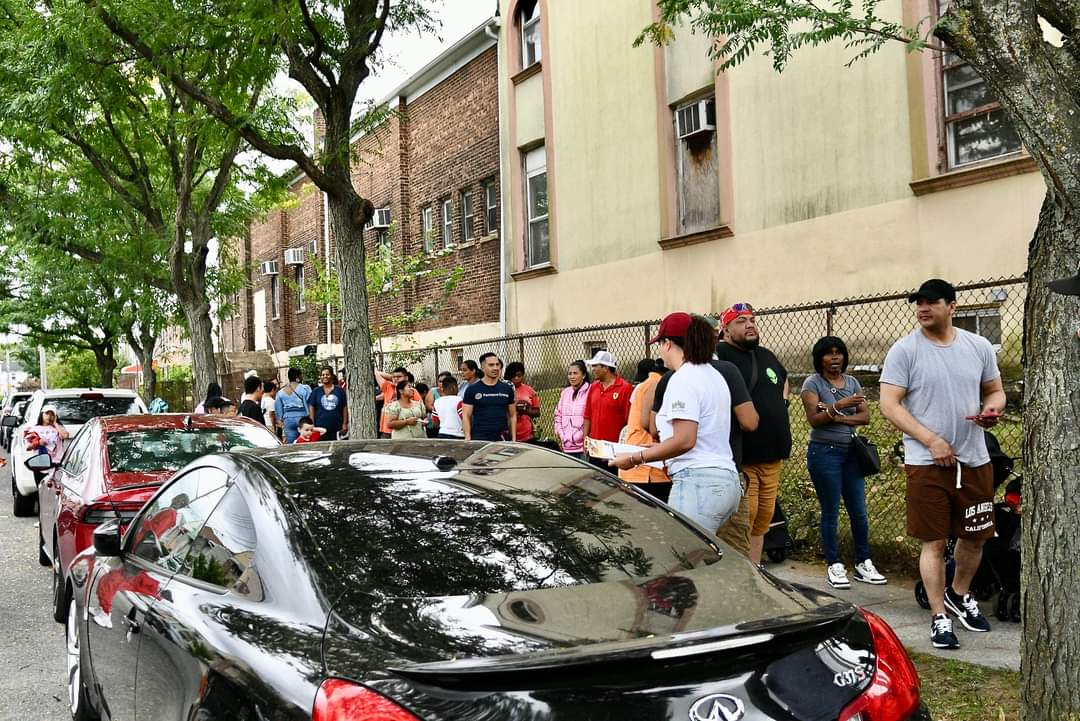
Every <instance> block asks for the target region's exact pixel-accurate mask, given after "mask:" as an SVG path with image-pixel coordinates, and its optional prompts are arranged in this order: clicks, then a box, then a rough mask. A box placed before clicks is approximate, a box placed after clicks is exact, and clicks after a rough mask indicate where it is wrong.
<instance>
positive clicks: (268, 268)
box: [259, 260, 278, 275]
mask: <svg viewBox="0 0 1080 721" xmlns="http://www.w3.org/2000/svg"><path fill="white" fill-rule="evenodd" d="M259 272H260V273H261V274H262V275H277V274H278V269H277V261H276V260H267V261H264V262H263V264H262V265H261V266H259Z"/></svg>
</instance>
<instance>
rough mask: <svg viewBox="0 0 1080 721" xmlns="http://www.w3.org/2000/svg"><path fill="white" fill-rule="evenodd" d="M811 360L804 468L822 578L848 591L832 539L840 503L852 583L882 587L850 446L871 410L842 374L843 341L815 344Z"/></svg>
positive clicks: (805, 406)
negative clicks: (817, 515) (817, 520)
mask: <svg viewBox="0 0 1080 721" xmlns="http://www.w3.org/2000/svg"><path fill="white" fill-rule="evenodd" d="M811 356H812V357H813V360H814V370H815V371H816V373H814V374H812V375H809V376H807V377H806V380H805V381H804V382H803V386H802V393H801V394H800V397H801V398H802V404H803V411H805V413H806V420H807V422H808V423H809V424H810V443H809V445H807V448H806V468H807V470H808V471H810V480H811V481H812V482H813V484H814V491H815V492H816V493H817V497H818V504H819V505H820V506H821V545H822V546H823V547H824V549H825V565H826V571H825V579H826V580H827V581H828V583H829V585H830V586H832V587H833V588H841V589H843V588H851V581H849V580H848V575H847V569H846V568H845V566H844V564H843V563H842V562H841V561H840V553H839V547H838V544H837V538H836V536H837V533H836V532H837V526H838V525H839V521H840V500H841V499H843V501H844V506H845V507H846V508H847V513H848V519H849V520H850V522H851V538H852V540H853V541H854V542H855V571H854V574H853V575H854V577H855V580H856V581H861V582H862V583H870V584H873V585H881V584H883V583H885V582H886V580H885V577H884V576H882V575H881V574H880V573H879V572H878V570H877V568H875V567H874V562H873V561H871V560H870V523H869V521H868V519H867V515H866V482H865V479H864V477H863V472H862V470H861V469H860V468H859V461H858V459H857V458H856V457H855V454H854V453H853V452H852V447H851V436H852V434H853V432H854V430H853V429H854V428H855V427H856V426H865V425H867V424H868V423H870V409H869V408H867V406H866V397H865V396H864V395H863V393H862V386H860V385H859V381H858V380H857V379H856V378H855V377H854V376H849V375H848V374H847V373H845V371H846V370H847V367H848V349H847V345H845V344H844V341H842V340H840V339H839V338H837V337H835V336H825V337H824V338H822V339H820V340H818V342H817V343H815V344H814V349H813V351H811Z"/></svg>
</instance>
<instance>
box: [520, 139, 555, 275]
mask: <svg viewBox="0 0 1080 721" xmlns="http://www.w3.org/2000/svg"><path fill="white" fill-rule="evenodd" d="M524 166H525V172H524V175H525V265H526V266H527V267H529V268H532V267H535V266H540V265H547V264H548V263H550V262H551V228H550V226H548V218H549V216H550V215H551V206H550V205H549V206H548V208H547V211H548V212H547V213H545V214H544V215H537V216H535V217H534V216H533V215H532V205H533V204H532V197H531V196H532V183H531V182H530V181H531V180H532V179H533V178H537V177H539V176H541V175H543V176H544V190H545V193H546V192H547V155H546V154H545V146H543V145H540V146H538V147H536V148H533V149H532V150H530V151H528V152H527V153H525V158H524ZM541 225H543V226H545V227H547V231H548V249H547V256H548V257H547V258H546V259H544V260H541V261H539V262H535V261H534V260H533V231H534V230H536V231H537V235H539V230H538V229H539V228H540V227H541Z"/></svg>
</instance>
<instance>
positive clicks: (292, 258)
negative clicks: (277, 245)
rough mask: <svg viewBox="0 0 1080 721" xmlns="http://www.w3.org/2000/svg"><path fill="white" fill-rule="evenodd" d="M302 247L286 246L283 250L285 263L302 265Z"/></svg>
mask: <svg viewBox="0 0 1080 721" xmlns="http://www.w3.org/2000/svg"><path fill="white" fill-rule="evenodd" d="M303 264H304V249H303V248H288V249H286V250H285V265H303Z"/></svg>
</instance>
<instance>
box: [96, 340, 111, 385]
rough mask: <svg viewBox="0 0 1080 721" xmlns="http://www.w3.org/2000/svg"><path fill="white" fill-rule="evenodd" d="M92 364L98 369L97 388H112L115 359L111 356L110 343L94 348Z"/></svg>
mask: <svg viewBox="0 0 1080 721" xmlns="http://www.w3.org/2000/svg"><path fill="white" fill-rule="evenodd" d="M94 362H95V363H96V364H97V369H98V378H99V380H98V387H99V388H112V387H113V379H114V378H115V377H116V357H115V356H114V355H113V346H112V343H109V344H108V345H104V346H94Z"/></svg>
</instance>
